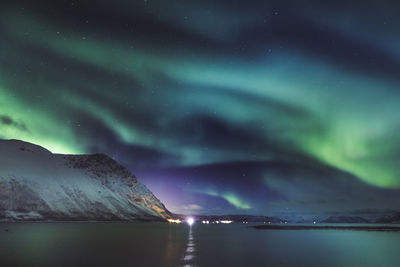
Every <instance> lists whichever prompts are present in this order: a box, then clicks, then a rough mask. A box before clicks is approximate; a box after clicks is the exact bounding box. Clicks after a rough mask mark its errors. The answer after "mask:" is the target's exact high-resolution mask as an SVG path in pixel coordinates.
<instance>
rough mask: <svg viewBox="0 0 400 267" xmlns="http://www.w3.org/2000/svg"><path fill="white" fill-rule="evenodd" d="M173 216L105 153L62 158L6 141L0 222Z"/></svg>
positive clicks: (0, 146)
mask: <svg viewBox="0 0 400 267" xmlns="http://www.w3.org/2000/svg"><path fill="white" fill-rule="evenodd" d="M169 217H170V212H169V211H168V210H167V209H166V208H165V206H164V205H163V204H162V203H161V202H160V201H159V200H158V199H157V198H156V197H155V196H154V195H153V194H152V192H151V191H150V190H149V189H147V187H146V186H145V185H143V184H142V183H140V182H139V181H138V180H137V178H136V177H135V176H134V175H133V174H132V173H131V172H129V171H128V170H127V169H126V168H125V167H123V166H122V165H120V164H119V163H117V162H116V161H115V160H113V159H111V158H110V157H108V156H106V155H103V154H95V155H60V154H52V153H51V152H50V151H48V150H46V149H44V148H42V147H40V146H37V145H34V144H29V143H26V142H22V141H18V140H8V141H5V140H0V220H128V221H131V220H165V219H167V218H169Z"/></svg>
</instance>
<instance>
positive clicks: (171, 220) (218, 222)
mask: <svg viewBox="0 0 400 267" xmlns="http://www.w3.org/2000/svg"><path fill="white" fill-rule="evenodd" d="M167 221H168V222H169V223H178V224H179V223H183V222H186V223H187V224H188V225H190V226H192V225H193V224H194V222H195V220H194V219H193V218H192V217H189V218H187V219H186V220H185V221H181V220H180V219H168V220H167ZM201 223H202V224H210V223H211V224H220V223H221V224H230V223H233V221H231V220H218V221H211V222H210V221H201ZM242 223H245V224H247V223H249V222H246V221H244V222H242ZM280 223H284V224H287V222H286V221H285V222H280ZM316 223H317V222H316V221H314V222H313V224H316ZM264 224H266V222H264ZM268 224H271V222H268Z"/></svg>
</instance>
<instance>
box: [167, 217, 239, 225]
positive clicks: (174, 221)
mask: <svg viewBox="0 0 400 267" xmlns="http://www.w3.org/2000/svg"><path fill="white" fill-rule="evenodd" d="M167 221H168V222H169V223H177V224H180V223H183V222H186V223H187V224H188V225H190V226H192V225H193V224H194V222H195V220H194V219H193V218H192V217H189V218H187V219H186V220H185V221H181V220H180V219H168V220H167ZM201 222H202V223H203V224H210V223H211V224H214V223H215V224H220V223H221V224H230V223H233V221H231V220H219V221H211V222H210V221H201Z"/></svg>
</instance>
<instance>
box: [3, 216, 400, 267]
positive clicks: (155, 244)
mask: <svg viewBox="0 0 400 267" xmlns="http://www.w3.org/2000/svg"><path fill="white" fill-rule="evenodd" d="M247 226H248V225H243V224H231V225H201V224H195V225H194V226H193V227H189V226H187V225H183V224H182V225H175V224H166V223H24V224H0V266H2V267H3V266H15V267H18V266H41V267H42V266H43V267H46V266H52V267H53V266H62V267H63V266H68V267H70V266H139V267H145V266H188V267H189V266H351V267H354V266H374V267H375V266H388V267H390V266H396V267H397V266H400V233H398V232H365V231H346V230H327V231H326V230H325V231H324V230H299V231H290V230H288V231H287V230H284V231H279V230H272V231H271V230H255V229H252V228H248V227H247ZM6 229H8V231H7V232H6V231H5V230H6Z"/></svg>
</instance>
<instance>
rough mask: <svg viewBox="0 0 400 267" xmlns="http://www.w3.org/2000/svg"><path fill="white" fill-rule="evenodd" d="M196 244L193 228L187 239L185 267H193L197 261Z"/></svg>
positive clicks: (184, 257)
mask: <svg viewBox="0 0 400 267" xmlns="http://www.w3.org/2000/svg"><path fill="white" fill-rule="evenodd" d="M195 247H196V244H195V242H194V238H193V230H192V226H190V228H189V235H188V239H187V244H186V250H185V253H184V255H183V258H182V260H183V266H184V267H193V266H194V265H193V261H194V259H195V252H196V248H195Z"/></svg>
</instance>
